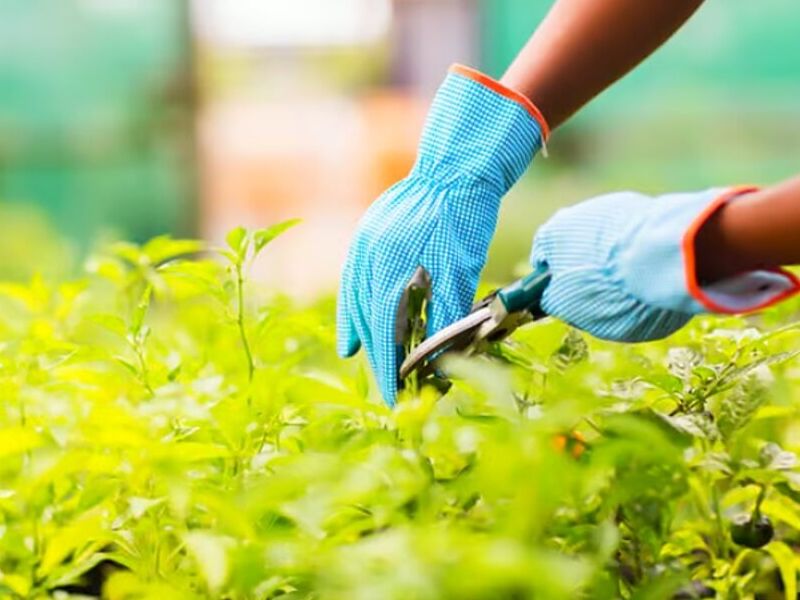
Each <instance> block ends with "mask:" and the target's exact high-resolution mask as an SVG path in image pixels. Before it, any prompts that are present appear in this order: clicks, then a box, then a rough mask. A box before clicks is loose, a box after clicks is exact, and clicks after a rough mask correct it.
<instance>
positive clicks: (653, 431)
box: [0, 224, 800, 600]
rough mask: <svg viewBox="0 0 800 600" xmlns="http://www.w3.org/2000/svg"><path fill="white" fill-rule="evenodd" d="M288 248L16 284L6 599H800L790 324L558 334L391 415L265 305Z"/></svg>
mask: <svg viewBox="0 0 800 600" xmlns="http://www.w3.org/2000/svg"><path fill="white" fill-rule="evenodd" d="M290 225H291V224H283V225H279V226H276V227H274V228H272V229H268V230H263V231H257V232H245V231H244V230H236V231H234V232H232V233H231V235H229V237H228V247H227V248H225V249H217V250H212V251H211V252H209V253H206V254H205V257H204V258H197V256H196V254H197V253H198V252H199V251H201V250H202V248H201V245H200V244H199V243H196V242H192V241H175V240H169V239H164V238H159V239H156V240H153V241H152V242H150V243H148V244H146V245H145V246H143V247H137V246H134V245H130V244H117V245H115V246H113V247H112V248H111V249H110V250H109V251H108V252H107V253H105V254H104V255H102V256H98V257H96V258H94V259H92V260H91V261H89V263H88V265H87V272H86V275H85V277H83V278H82V279H80V280H78V281H70V282H62V283H53V282H49V281H45V280H43V279H41V278H34V279H33V280H32V281H31V282H30V283H29V284H28V285H19V284H10V283H9V284H4V285H2V286H0V340H1V341H2V349H3V351H2V355H0V390H2V398H3V402H2V405H0V597H2V598H40V597H48V596H56V597H67V596H73V595H80V594H82V595H84V596H101V595H102V596H103V597H106V598H110V599H114V600H123V599H125V600H128V599H134V598H136V599H138V598H153V599H164V598H170V599H173V598H174V599H180V598H228V599H250V598H253V599H255V598H258V599H266V598H276V597H283V598H334V599H335V598H342V599H345V598H346V599H350V600H357V599H365V600H374V599H378V598H380V599H392V598H397V599H408V598H414V599H420V600H425V599H435V598H465V599H470V598H472V599H481V598H487V599H488V598H492V599H495V598H501V599H502V598H520V599H521V598H529V597H535V598H547V599H550V598H553V599H556V598H565V599H567V598H617V597H623V598H670V597H678V598H691V597H719V598H755V597H758V598H787V599H789V598H791V599H794V598H796V597H797V582H796V570H797V569H796V567H797V558H796V548H797V547H798V545H800V472H798V470H797V465H796V462H797V460H796V456H795V454H794V453H793V452H792V451H793V450H796V449H797V448H798V447H799V446H800V420H798V418H797V413H798V407H799V406H800V403H799V401H800V387H798V382H800V369H799V368H798V364H797V361H795V360H794V359H795V356H796V355H797V351H795V350H794V349H793V348H795V347H796V346H797V339H798V334H797V330H796V328H795V327H794V326H792V325H785V323H788V322H789V315H790V314H791V312H792V310H793V307H792V306H785V307H783V308H782V309H781V314H779V313H775V312H773V313H772V314H770V315H768V316H767V317H764V318H762V319H760V320H758V321H752V322H744V321H742V320H738V319H701V320H697V321H696V322H695V323H694V324H693V325H692V326H691V327H688V328H686V329H685V330H684V331H682V332H681V333H679V334H678V335H676V336H674V337H672V338H671V339H669V340H666V341H664V342H660V343H653V344H646V345H638V346H622V345H613V344H606V343H600V342H597V341H594V340H589V339H584V337H582V336H581V335H580V334H578V333H576V332H574V331H570V330H568V328H567V327H565V326H564V325H562V324H560V323H556V322H544V323H542V324H538V325H533V326H530V327H528V328H526V329H524V330H521V331H520V332H519V333H518V334H517V335H516V336H515V338H514V339H513V340H512V341H511V342H510V343H508V344H506V345H504V346H502V347H499V348H497V349H496V352H495V354H496V355H497V356H495V357H494V358H493V359H486V358H484V359H476V360H471V361H467V360H465V359H460V360H453V361H451V364H450V365H449V368H450V369H451V371H452V373H453V374H454V376H455V379H456V382H455V385H454V387H453V389H452V390H451V391H450V392H449V393H448V394H447V395H446V396H444V397H442V398H439V397H438V396H437V395H436V393H435V392H434V391H432V390H423V391H422V392H421V393H420V394H418V395H416V396H413V397H412V396H410V395H408V396H407V397H405V398H402V399H401V402H400V403H399V406H398V408H397V409H396V410H394V411H390V410H389V409H388V408H386V407H384V406H383V404H382V403H381V402H380V400H379V399H378V398H377V395H376V392H375V390H374V389H372V386H371V384H370V382H369V377H368V375H367V371H366V369H365V366H364V364H363V359H359V360H357V361H348V362H344V361H340V360H339V359H337V358H336V356H335V354H334V352H333V345H334V344H333V342H334V339H333V338H334V331H333V327H332V314H333V305H332V303H330V302H324V303H322V304H320V305H318V306H314V307H311V308H304V309H301V308H297V307H293V306H292V305H291V304H290V303H288V302H287V301H286V300H284V299H281V298H280V297H278V296H274V295H268V294H266V293H264V292H263V291H260V290H259V289H257V286H255V285H253V284H252V283H251V282H249V281H248V279H247V271H248V269H249V265H250V263H251V262H252V260H253V259H254V258H255V255H257V254H258V253H259V252H260V251H261V250H262V249H263V248H264V247H265V246H266V245H267V244H268V243H269V242H270V241H271V239H272V238H274V237H275V236H276V235H278V234H279V233H281V232H282V231H283V230H284V229H286V228H287V227H288V226H290ZM186 257H191V258H186ZM781 324H783V325H781Z"/></svg>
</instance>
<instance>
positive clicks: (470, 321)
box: [400, 306, 493, 379]
mask: <svg viewBox="0 0 800 600" xmlns="http://www.w3.org/2000/svg"><path fill="white" fill-rule="evenodd" d="M492 314H493V313H492V310H491V309H490V308H489V307H488V306H487V307H484V308H481V309H479V310H477V311H475V312H473V313H470V314H469V315H467V316H466V317H464V318H463V319H461V320H459V321H456V322H455V323H453V324H452V325H448V326H447V327H445V328H444V329H442V330H441V331H439V332H437V333H436V334H434V335H432V336H431V337H429V338H428V339H426V340H425V341H424V342H422V343H421V344H420V345H419V346H417V347H416V348H415V349H414V351H413V352H412V353H411V354H409V355H408V356H407V357H406V359H405V360H404V361H403V364H402V365H400V378H401V379H405V378H406V377H408V375H409V374H410V373H411V372H412V371H414V370H415V369H417V368H419V367H420V366H422V365H424V364H425V361H427V360H428V359H430V358H431V357H432V356H433V355H434V354H436V353H438V352H440V351H442V350H448V349H451V350H459V349H462V348H465V347H467V346H468V345H469V344H470V343H471V342H472V339H473V338H474V336H475V333H476V332H477V331H478V329H480V327H481V325H483V324H484V323H485V322H486V321H488V320H489V319H491V318H492Z"/></svg>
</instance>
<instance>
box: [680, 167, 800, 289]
mask: <svg viewBox="0 0 800 600" xmlns="http://www.w3.org/2000/svg"><path fill="white" fill-rule="evenodd" d="M696 253H697V261H698V265H697V273H698V278H699V279H700V281H705V282H713V281H717V280H719V279H723V278H725V277H728V276H731V275H735V274H737V273H741V272H742V271H747V270H752V269H758V268H768V267H773V266H777V265H797V264H800V177H796V178H794V179H790V180H789V181H786V182H784V183H781V184H779V185H775V186H772V187H768V188H765V189H763V190H761V191H758V192H754V193H752V194H748V195H747V196H744V197H742V198H740V199H738V200H736V201H734V202H732V203H730V204H728V205H726V206H724V207H723V208H721V209H720V210H719V211H717V213H716V214H715V215H714V216H713V217H712V218H711V219H710V220H709V221H708V223H706V225H705V226H704V227H703V229H702V230H701V231H700V233H699V234H698V236H697V240H696Z"/></svg>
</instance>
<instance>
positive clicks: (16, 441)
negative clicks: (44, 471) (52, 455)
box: [0, 427, 44, 458]
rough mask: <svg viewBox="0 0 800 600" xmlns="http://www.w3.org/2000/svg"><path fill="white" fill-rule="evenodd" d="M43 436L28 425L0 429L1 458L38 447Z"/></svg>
mask: <svg viewBox="0 0 800 600" xmlns="http://www.w3.org/2000/svg"><path fill="white" fill-rule="evenodd" d="M43 443H44V440H43V439H42V436H41V435H39V434H38V433H36V432H35V431H33V430H31V429H29V428H27V427H8V428H6V429H0V458H8V457H10V456H15V455H17V454H22V453H23V452H28V451H29V450H33V449H34V448H38V447H39V446H41V445H42V444H43Z"/></svg>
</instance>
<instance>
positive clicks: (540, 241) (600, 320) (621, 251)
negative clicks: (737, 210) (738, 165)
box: [531, 188, 800, 342]
mask: <svg viewBox="0 0 800 600" xmlns="http://www.w3.org/2000/svg"><path fill="white" fill-rule="evenodd" d="M752 191H754V189H753V188H732V189H727V190H725V189H711V190H706V191H703V192H694V193H684V194H669V195H665V196H660V197H656V198H651V197H647V196H644V195H642V194H638V193H634V192H620V193H615V194H608V195H605V196H600V197H597V198H593V199H591V200H587V201H585V202H582V203H580V204H577V205H575V206H572V207H569V208H566V209H562V210H560V211H558V212H557V213H556V214H555V216H553V217H552V218H551V219H550V221H548V222H547V223H546V224H545V225H543V226H542V227H541V229H540V230H539V231H538V233H537V234H536V238H535V239H534V244H533V251H532V254H531V262H532V263H533V265H534V267H537V268H540V267H547V268H548V269H549V270H550V273H551V276H552V279H551V282H550V285H549V286H548V288H547V290H546V291H545V293H544V296H543V299H542V308H543V310H544V311H545V312H546V313H547V314H549V315H552V316H555V317H558V318H559V319H561V320H563V321H566V322H567V323H570V324H571V325H573V326H575V327H577V328H579V329H583V330H584V331H587V332H589V333H591V334H592V335H594V336H596V337H599V338H603V339H608V340H616V341H623V342H640V341H647V340H654V339H659V338H663V337H666V336H668V335H670V334H671V333H673V332H674V331H676V330H678V329H680V328H681V327H683V326H684V325H685V324H686V323H688V322H689V320H691V318H692V317H693V316H694V315H697V314H700V313H708V312H712V313H729V314H735V313H748V312H753V311H756V310H760V309H762V308H766V307H767V306H770V305H772V304H775V303H776V302H778V301H780V300H783V299H785V298H787V297H789V296H791V295H794V294H796V293H797V292H798V291H800V282H798V280H797V278H796V277H795V276H794V275H793V274H792V273H790V272H788V271H783V270H780V269H776V270H758V271H750V272H746V273H742V274H740V275H737V276H735V277H731V278H728V279H725V280H723V281H719V282H716V283H714V284H712V285H701V282H699V281H698V280H697V275H696V265H695V255H694V246H695V237H696V235H697V233H698V232H699V231H700V229H701V228H702V226H703V224H704V223H705V222H706V221H707V220H708V219H709V218H710V217H711V215H712V214H714V212H715V211H716V210H717V209H718V208H719V207H721V206H722V205H723V204H725V203H726V202H729V201H735V199H736V198H737V197H738V196H740V195H742V194H746V193H748V192H752Z"/></svg>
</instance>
